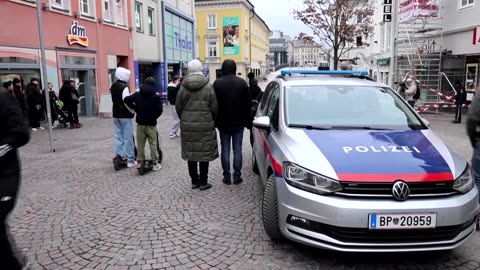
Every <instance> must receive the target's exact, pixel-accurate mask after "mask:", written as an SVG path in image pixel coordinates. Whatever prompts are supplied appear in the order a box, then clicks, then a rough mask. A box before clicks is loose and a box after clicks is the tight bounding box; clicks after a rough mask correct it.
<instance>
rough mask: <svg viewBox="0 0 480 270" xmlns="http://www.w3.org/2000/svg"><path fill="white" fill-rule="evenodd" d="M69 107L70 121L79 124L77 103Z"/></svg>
mask: <svg viewBox="0 0 480 270" xmlns="http://www.w3.org/2000/svg"><path fill="white" fill-rule="evenodd" d="M67 109H68V122H69V123H70V124H78V107H77V104H70V105H69V106H68V108H67Z"/></svg>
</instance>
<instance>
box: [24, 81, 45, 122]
mask: <svg viewBox="0 0 480 270" xmlns="http://www.w3.org/2000/svg"><path fill="white" fill-rule="evenodd" d="M26 92H27V104H28V120H29V121H30V126H31V127H32V130H33V131H36V130H37V128H41V127H40V119H41V118H42V112H43V110H42V107H43V106H42V105H43V98H42V93H41V92H40V88H39V80H38V79H37V78H32V79H31V80H30V83H29V84H27V87H26ZM41 129H43V128H41Z"/></svg>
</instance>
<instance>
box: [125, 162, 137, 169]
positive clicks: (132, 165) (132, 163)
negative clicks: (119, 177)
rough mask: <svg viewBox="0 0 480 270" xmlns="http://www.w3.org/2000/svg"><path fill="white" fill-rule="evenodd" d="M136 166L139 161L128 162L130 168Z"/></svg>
mask: <svg viewBox="0 0 480 270" xmlns="http://www.w3.org/2000/svg"><path fill="white" fill-rule="evenodd" d="M135 166H137V162H135V161H134V162H130V161H129V162H128V163H127V167H128V168H132V167H135Z"/></svg>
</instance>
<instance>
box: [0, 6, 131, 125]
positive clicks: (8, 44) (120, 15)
mask: <svg viewBox="0 0 480 270" xmlns="http://www.w3.org/2000/svg"><path fill="white" fill-rule="evenodd" d="M40 2H41V8H42V17H43V31H42V32H43V33H44V40H45V47H46V58H47V59H46V60H47V61H46V62H47V74H46V75H47V80H48V81H49V82H52V83H53V85H54V89H55V91H57V93H58V90H59V89H60V87H61V84H62V82H63V81H64V80H67V79H71V80H74V81H75V82H76V84H77V88H78V91H79V93H80V95H81V98H80V106H79V114H80V115H81V116H87V117H90V116H96V115H98V114H99V112H104V113H108V110H111V103H109V96H108V95H109V89H110V85H111V84H112V83H113V81H114V80H115V78H114V71H115V69H116V68H117V67H119V66H121V67H125V68H128V69H129V70H131V71H132V78H133V50H132V45H131V42H132V38H131V36H132V34H131V30H132V28H131V27H130V25H131V16H130V14H131V12H130V0H40ZM39 48H40V42H39V32H38V25H37V10H36V1H35V0H33V1H32V0H1V1H0V83H2V82H4V81H8V80H12V79H13V78H19V79H21V80H23V83H24V84H25V85H26V84H27V83H28V82H29V81H30V78H32V77H37V78H41V75H42V74H41V57H40V56H41V54H40V49H39ZM129 84H130V87H134V80H133V79H131V80H130V82H129ZM44 85H46V84H44Z"/></svg>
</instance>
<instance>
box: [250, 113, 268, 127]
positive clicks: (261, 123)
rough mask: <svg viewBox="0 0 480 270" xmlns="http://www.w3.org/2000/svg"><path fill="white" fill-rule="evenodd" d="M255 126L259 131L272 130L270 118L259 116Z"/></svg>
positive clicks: (254, 123)
mask: <svg viewBox="0 0 480 270" xmlns="http://www.w3.org/2000/svg"><path fill="white" fill-rule="evenodd" d="M253 126H254V127H256V128H258V129H264V130H268V129H270V117H268V116H259V117H257V118H255V120H253Z"/></svg>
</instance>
